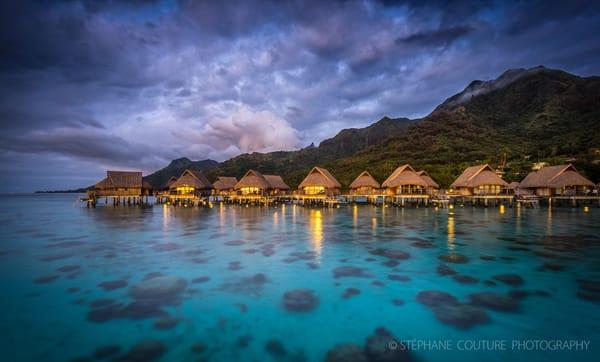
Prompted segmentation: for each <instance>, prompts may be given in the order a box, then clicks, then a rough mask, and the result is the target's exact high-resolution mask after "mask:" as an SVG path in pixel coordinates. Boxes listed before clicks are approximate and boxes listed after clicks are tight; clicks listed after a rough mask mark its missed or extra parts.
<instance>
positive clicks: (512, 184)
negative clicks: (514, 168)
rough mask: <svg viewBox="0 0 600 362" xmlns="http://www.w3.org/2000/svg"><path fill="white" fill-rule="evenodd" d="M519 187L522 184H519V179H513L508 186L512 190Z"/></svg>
mask: <svg viewBox="0 0 600 362" xmlns="http://www.w3.org/2000/svg"><path fill="white" fill-rule="evenodd" d="M519 187H520V186H519V183H518V182H517V181H513V182H511V183H509V184H508V188H509V189H511V190H516V189H518V188H519Z"/></svg>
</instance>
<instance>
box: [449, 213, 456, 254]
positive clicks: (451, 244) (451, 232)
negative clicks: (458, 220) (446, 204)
mask: <svg viewBox="0 0 600 362" xmlns="http://www.w3.org/2000/svg"><path fill="white" fill-rule="evenodd" d="M454 237H455V231H454V213H453V212H450V213H448V248H449V249H450V250H452V249H454Z"/></svg>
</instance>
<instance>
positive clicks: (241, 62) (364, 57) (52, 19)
mask: <svg viewBox="0 0 600 362" xmlns="http://www.w3.org/2000/svg"><path fill="white" fill-rule="evenodd" d="M424 4H427V5H424ZM0 17H1V18H2V19H1V21H0V28H1V30H0V47H1V52H2V55H1V56H0V78H1V86H0V94H1V97H0V122H1V124H2V132H1V134H0V169H1V171H0V191H1V192H28V191H34V190H40V189H67V188H76V187H82V186H88V185H90V184H92V183H93V182H95V181H97V180H99V179H100V178H102V176H103V174H104V173H105V170H106V169H124V170H128V169H131V170H142V171H144V172H145V173H148V172H152V171H154V170H156V169H158V168H160V167H164V166H166V165H167V164H168V163H169V161H170V160H172V159H175V158H179V157H188V158H190V159H192V160H200V159H206V158H211V159H215V160H217V161H223V160H225V159H228V158H230V157H232V156H235V155H238V154H240V153H245V152H253V151H259V152H269V151H276V150H293V149H298V148H301V147H305V146H307V145H309V144H310V143H311V142H314V143H315V144H318V143H319V142H320V141H322V140H323V139H325V138H328V137H332V136H334V135H335V134H336V133H337V132H338V131H339V130H341V129H342V128H349V127H364V126H367V125H369V124H371V123H373V122H374V121H376V120H378V119H379V118H381V117H383V116H384V115H387V116H391V117H409V118H418V117H422V116H425V115H427V114H428V113H429V112H431V111H432V110H433V108H434V107H435V106H436V105H438V104H439V103H441V102H442V101H443V100H444V99H446V98H448V97H450V96H451V95H453V94H455V93H457V92H459V91H461V90H462V89H463V88H464V87H465V86H466V85H467V84H469V82H471V81H472V80H475V79H481V80H488V79H491V78H495V77H497V76H499V75H500V74H501V73H502V72H504V71H505V70H507V69H509V68H528V67H533V66H536V65H540V64H542V65H544V66H547V67H550V68H558V69H562V70H565V71H568V72H570V73H574V74H576V75H580V76H591V75H600V42H599V41H598V34H600V3H598V2H593V1H589V2H587V1H556V2H548V1H531V2H508V1H473V2H469V1H463V2H461V1H426V2H425V1H410V0H409V1H380V2H378V1H340V2H335V1H331V2H329V1H314V2H312V1H308V2H300V1H291V2H280V1H240V2H239V3H238V2H233V1H215V2H202V1H201V2H191V1H143V0H137V1H130V2H125V1H116V0H114V1H107V2H96V1H76V0H72V1H59V2H46V1H3V2H2V4H1V5H0Z"/></svg>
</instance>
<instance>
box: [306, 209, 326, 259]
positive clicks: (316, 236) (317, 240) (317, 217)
mask: <svg viewBox="0 0 600 362" xmlns="http://www.w3.org/2000/svg"><path fill="white" fill-rule="evenodd" d="M309 225H310V236H311V242H312V245H313V248H314V250H315V252H316V253H317V255H321V249H322V248H323V218H322V216H321V210H311V211H310V218H309Z"/></svg>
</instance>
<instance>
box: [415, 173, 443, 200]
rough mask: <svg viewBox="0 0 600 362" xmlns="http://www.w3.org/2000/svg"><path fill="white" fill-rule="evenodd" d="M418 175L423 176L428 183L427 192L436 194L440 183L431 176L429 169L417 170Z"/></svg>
mask: <svg viewBox="0 0 600 362" xmlns="http://www.w3.org/2000/svg"><path fill="white" fill-rule="evenodd" d="M417 175H419V176H421V178H422V179H423V180H425V182H426V183H427V187H426V188H425V192H426V193H428V194H429V195H434V194H436V193H437V192H438V191H439V190H440V185H438V183H437V182H435V181H434V180H433V178H431V176H429V174H428V173H427V171H425V170H421V171H418V172H417Z"/></svg>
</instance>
